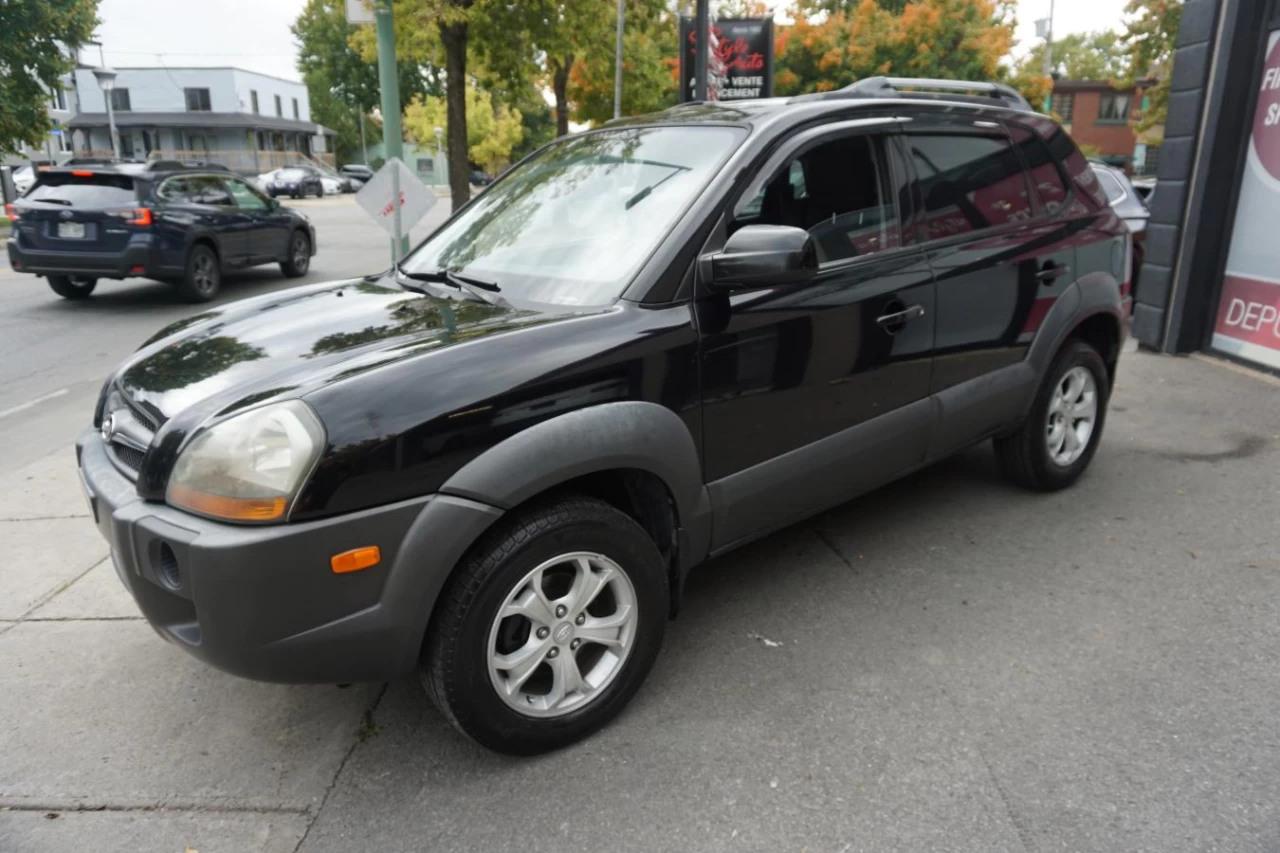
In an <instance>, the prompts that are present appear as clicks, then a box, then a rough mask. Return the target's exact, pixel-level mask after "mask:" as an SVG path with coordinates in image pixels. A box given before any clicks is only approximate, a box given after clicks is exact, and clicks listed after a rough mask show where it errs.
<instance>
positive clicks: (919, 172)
mask: <svg viewBox="0 0 1280 853" xmlns="http://www.w3.org/2000/svg"><path fill="white" fill-rule="evenodd" d="M906 141H907V146H908V147H909V148H910V150H911V159H912V162H913V163H914V164H915V172H916V177H917V179H918V180H919V181H920V185H921V186H920V190H921V192H920V195H921V197H923V198H924V208H925V218H924V224H925V231H926V234H927V235H928V239H930V240H936V239H939V238H942V237H948V236H951V235H953V234H964V233H968V232H970V231H979V230H981V229H983V228H991V227H993V226H998V225H1005V224H1008V223H1010V222H1018V221H1021V220H1025V219H1029V218H1031V215H1032V208H1031V196H1030V193H1029V192H1028V189H1027V180H1026V177H1025V176H1024V174H1023V171H1022V164H1021V163H1020V162H1019V160H1018V155H1017V152H1016V151H1014V149H1013V146H1012V145H1010V144H1009V142H1008V141H1007V140H1004V139H998V138H996V137H991V136H976V135H974V136H970V135H964V136H961V135H953V134H937V135H932V134H930V135H927V136H926V135H923V134H920V135H917V134H909V135H908V136H907V137H906Z"/></svg>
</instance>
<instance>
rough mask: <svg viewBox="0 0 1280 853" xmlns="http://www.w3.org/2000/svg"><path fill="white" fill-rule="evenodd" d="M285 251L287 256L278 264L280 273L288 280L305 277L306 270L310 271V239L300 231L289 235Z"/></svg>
mask: <svg viewBox="0 0 1280 853" xmlns="http://www.w3.org/2000/svg"><path fill="white" fill-rule="evenodd" d="M299 243H301V245H299ZM285 251H286V252H287V254H286V256H285V259H284V260H283V261H281V262H280V271H281V272H282V273H284V274H285V275H286V276H288V277H289V278H300V277H302V276H304V275H306V274H307V270H309V269H311V238H310V237H308V236H307V235H306V234H305V233H304V232H302V231H294V232H293V233H292V234H290V235H289V245H288V247H287V248H286V249H285Z"/></svg>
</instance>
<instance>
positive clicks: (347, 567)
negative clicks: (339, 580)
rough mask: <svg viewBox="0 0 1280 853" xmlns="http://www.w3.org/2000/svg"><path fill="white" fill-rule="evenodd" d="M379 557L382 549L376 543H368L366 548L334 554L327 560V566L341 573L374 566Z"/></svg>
mask: <svg viewBox="0 0 1280 853" xmlns="http://www.w3.org/2000/svg"><path fill="white" fill-rule="evenodd" d="M381 559H382V551H381V550H379V548H378V546H377V545H370V546H369V547H368V548H355V549H352V550H350V551H343V552H342V553H341V554H334V555H333V557H332V558H331V559H330V560H329V566H330V568H332V569H333V571H334V572H335V573H337V574H340V575H342V574H346V573H347V572H358V571H360V570H361V569H367V568H369V567H370V566H376V565H378V562H379V561H380V560H381Z"/></svg>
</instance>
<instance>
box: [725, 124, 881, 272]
mask: <svg viewBox="0 0 1280 853" xmlns="http://www.w3.org/2000/svg"><path fill="white" fill-rule="evenodd" d="M883 162H884V160H883V149H882V148H881V144H880V141H879V140H878V139H875V138H873V137H870V136H848V137H844V138H842V139H834V140H832V141H830V142H826V143H823V144H822V145H819V146H817V147H815V148H811V149H809V150H808V151H805V152H804V153H802V154H800V155H799V156H798V157H796V158H795V159H794V160H792V161H791V162H789V163H788V164H787V165H786V166H784V167H783V168H782V169H781V170H780V171H779V173H778V174H777V175H776V176H775V177H774V178H773V179H772V180H770V181H769V183H767V184H765V186H764V188H763V189H762V190H761V191H760V194H759V196H758V197H757V198H756V199H754V200H753V201H751V202H750V203H749V204H748V205H747V206H746V207H745V208H744V209H743V211H742V214H741V215H740V216H739V221H738V223H737V224H738V225H744V224H747V223H749V222H754V223H761V224H765V225H791V226H794V227H796V228H803V229H805V230H806V231H808V232H809V233H810V234H812V235H813V239H814V242H815V243H816V244H817V249H818V259H819V260H820V261H822V262H828V261H839V260H844V259H846V258H853V257H858V256H860V255H866V254H870V253H871V252H876V251H880V250H882V249H887V248H892V247H895V246H899V245H901V243H902V240H901V230H900V229H899V227H898V217H897V214H896V212H895V208H894V204H893V200H892V198H891V197H890V196H889V194H888V193H886V192H885V182H884V175H885V170H884V168H883Z"/></svg>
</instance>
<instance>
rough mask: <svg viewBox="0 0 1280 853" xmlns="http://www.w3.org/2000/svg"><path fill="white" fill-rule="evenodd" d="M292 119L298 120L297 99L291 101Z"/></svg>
mask: <svg viewBox="0 0 1280 853" xmlns="http://www.w3.org/2000/svg"><path fill="white" fill-rule="evenodd" d="M293 117H294V119H295V120H296V119H297V118H298V99H297V98H294V99H293Z"/></svg>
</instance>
